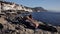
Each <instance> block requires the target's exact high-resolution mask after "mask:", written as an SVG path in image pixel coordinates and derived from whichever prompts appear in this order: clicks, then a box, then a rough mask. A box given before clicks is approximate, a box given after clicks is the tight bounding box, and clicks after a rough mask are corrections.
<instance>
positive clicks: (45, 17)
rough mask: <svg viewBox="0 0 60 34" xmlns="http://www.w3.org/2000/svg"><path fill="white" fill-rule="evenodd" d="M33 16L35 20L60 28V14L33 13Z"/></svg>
mask: <svg viewBox="0 0 60 34" xmlns="http://www.w3.org/2000/svg"><path fill="white" fill-rule="evenodd" d="M31 15H32V17H33V18H34V19H35V20H38V21H41V22H44V23H47V24H51V25H54V26H60V12H48V11H47V12H46V11H42V12H32V13H31Z"/></svg>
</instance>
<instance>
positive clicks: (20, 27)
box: [0, 14, 60, 34]
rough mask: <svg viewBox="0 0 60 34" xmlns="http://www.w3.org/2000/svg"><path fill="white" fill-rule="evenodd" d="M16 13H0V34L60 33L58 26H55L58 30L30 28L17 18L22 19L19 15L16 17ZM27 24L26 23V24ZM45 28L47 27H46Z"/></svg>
mask: <svg viewBox="0 0 60 34" xmlns="http://www.w3.org/2000/svg"><path fill="white" fill-rule="evenodd" d="M16 15H17V14H4V15H0V34H60V33H59V32H60V27H59V26H57V27H56V26H55V28H57V30H58V32H51V31H46V30H43V29H30V28H26V27H27V26H26V25H24V24H22V23H23V21H22V22H20V21H18V20H17V19H20V20H22V18H21V16H19V18H16V17H17V16H16ZM27 25H28V24H27ZM46 29H47V28H46Z"/></svg>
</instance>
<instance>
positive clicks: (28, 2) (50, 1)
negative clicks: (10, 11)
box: [6, 0, 60, 11]
mask: <svg viewBox="0 0 60 34" xmlns="http://www.w3.org/2000/svg"><path fill="white" fill-rule="evenodd" d="M6 1H9V2H15V3H17V4H21V5H24V6H28V7H43V8H44V9H47V10H53V11H60V0H6Z"/></svg>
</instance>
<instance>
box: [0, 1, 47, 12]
mask: <svg viewBox="0 0 60 34" xmlns="http://www.w3.org/2000/svg"><path fill="white" fill-rule="evenodd" d="M0 6H1V9H0V10H4V11H5V10H23V11H28V12H41V11H47V10H46V9H44V8H42V7H34V8H31V7H27V6H23V5H19V4H16V3H14V2H6V1H0Z"/></svg>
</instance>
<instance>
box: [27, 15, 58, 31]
mask: <svg viewBox="0 0 60 34" xmlns="http://www.w3.org/2000/svg"><path fill="white" fill-rule="evenodd" d="M26 18H27V20H29V21H30V23H31V24H33V27H35V28H38V29H43V30H47V31H51V32H57V29H56V28H55V27H53V26H49V25H43V24H40V23H38V21H36V20H34V19H33V18H32V16H31V15H29V16H27V17H26Z"/></svg>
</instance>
